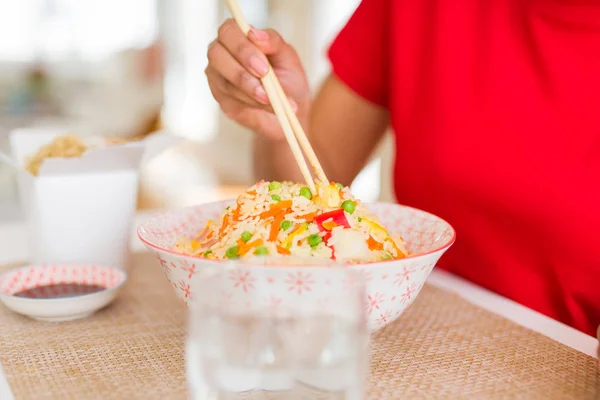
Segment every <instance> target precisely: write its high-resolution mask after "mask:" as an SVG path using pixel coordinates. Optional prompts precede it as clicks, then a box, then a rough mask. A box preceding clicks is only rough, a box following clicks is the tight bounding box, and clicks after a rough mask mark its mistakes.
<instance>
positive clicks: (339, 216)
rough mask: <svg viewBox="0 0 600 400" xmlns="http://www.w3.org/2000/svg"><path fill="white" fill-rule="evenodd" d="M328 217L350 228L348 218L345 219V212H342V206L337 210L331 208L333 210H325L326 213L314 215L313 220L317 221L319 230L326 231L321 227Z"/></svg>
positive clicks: (339, 224)
mask: <svg viewBox="0 0 600 400" xmlns="http://www.w3.org/2000/svg"><path fill="white" fill-rule="evenodd" d="M328 219H331V220H332V221H333V222H335V224H336V225H338V226H343V227H344V228H350V224H349V223H348V220H347V219H346V214H344V209H343V208H340V209H338V210H333V211H330V212H327V213H324V214H321V215H317V216H316V217H315V222H316V223H317V226H318V227H319V230H320V231H321V232H323V231H327V229H325V228H324V227H323V222H325V221H327V220H328Z"/></svg>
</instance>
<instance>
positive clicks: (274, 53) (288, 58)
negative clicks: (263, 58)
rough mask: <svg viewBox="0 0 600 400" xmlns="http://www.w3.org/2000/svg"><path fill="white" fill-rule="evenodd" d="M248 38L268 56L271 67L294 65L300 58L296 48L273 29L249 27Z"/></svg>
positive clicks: (298, 62) (298, 63)
mask: <svg viewBox="0 0 600 400" xmlns="http://www.w3.org/2000/svg"><path fill="white" fill-rule="evenodd" d="M248 38H249V39H250V40H251V41H252V43H253V44H254V45H256V47H257V48H258V49H259V50H260V51H261V52H262V53H263V54H266V55H267V56H269V61H270V62H271V64H273V68H286V67H296V66H298V65H300V59H299V57H298V54H297V53H296V50H295V49H294V48H293V47H292V46H290V45H289V44H287V43H286V41H285V40H283V37H281V35H280V34H279V33H277V31H275V30H273V29H256V28H252V29H250V32H248Z"/></svg>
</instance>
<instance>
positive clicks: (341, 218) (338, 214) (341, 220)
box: [315, 208, 350, 260]
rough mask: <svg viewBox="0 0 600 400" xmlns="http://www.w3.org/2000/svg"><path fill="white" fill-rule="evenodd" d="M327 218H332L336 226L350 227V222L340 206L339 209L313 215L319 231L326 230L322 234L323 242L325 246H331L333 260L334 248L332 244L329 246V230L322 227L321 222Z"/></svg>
mask: <svg viewBox="0 0 600 400" xmlns="http://www.w3.org/2000/svg"><path fill="white" fill-rule="evenodd" d="M327 220H332V221H333V222H334V223H335V224H336V225H337V226H342V227H344V228H350V224H349V223H348V219H346V214H344V210H343V209H342V208H340V209H339V210H333V211H330V212H327V213H324V214H321V215H317V216H316V217H315V222H316V223H317V226H318V227H319V230H320V231H321V232H327V233H325V235H324V236H323V241H324V242H325V245H326V246H328V247H329V248H331V250H332V252H333V253H332V256H331V258H332V259H333V260H335V249H334V248H333V246H329V239H330V238H331V232H330V231H329V229H326V228H325V227H323V223H324V222H325V221H327Z"/></svg>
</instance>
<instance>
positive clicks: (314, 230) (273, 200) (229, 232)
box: [174, 181, 409, 263]
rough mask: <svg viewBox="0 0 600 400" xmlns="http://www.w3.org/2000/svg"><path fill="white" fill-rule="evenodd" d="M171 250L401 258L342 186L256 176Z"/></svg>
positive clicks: (234, 255) (398, 241) (400, 249)
mask: <svg viewBox="0 0 600 400" xmlns="http://www.w3.org/2000/svg"><path fill="white" fill-rule="evenodd" d="M174 250H175V251H177V252H179V253H182V254H186V255H192V256H198V257H205V258H209V259H217V260H227V259H239V258H243V259H252V258H257V257H261V258H281V257H286V258H290V257H292V258H298V259H304V260H307V259H313V260H314V261H315V262H320V261H323V260H336V261H341V262H347V263H352V262H361V263H364V262H378V261H383V260H393V259H400V258H404V257H407V256H408V255H409V254H408V252H407V250H406V247H405V245H404V241H403V239H402V237H400V236H399V235H393V234H390V233H389V232H388V230H387V229H386V228H385V227H384V226H383V224H382V223H381V221H379V219H378V218H376V217H375V216H374V215H372V214H371V213H370V212H369V211H368V209H367V208H366V207H365V206H364V205H363V204H362V203H361V202H360V200H358V199H356V198H355V197H354V196H353V195H352V193H351V192H350V189H349V188H348V187H344V186H342V185H340V184H336V183H333V182H332V183H331V184H329V185H327V186H319V187H318V188H317V193H312V192H311V190H310V189H309V188H308V187H307V186H305V185H301V184H295V183H291V182H265V181H260V182H258V183H257V184H256V185H254V186H252V187H250V188H249V189H248V190H247V191H246V192H244V193H243V194H241V195H240V196H239V197H238V198H237V200H236V202H235V204H234V205H232V206H230V207H227V209H226V210H224V212H223V213H222V215H221V216H220V218H219V219H218V220H217V221H208V222H207V223H206V226H205V227H204V229H203V230H202V231H201V232H199V233H198V236H197V237H195V238H191V239H190V238H184V237H182V238H179V240H178V241H177V243H176V244H175V246H174Z"/></svg>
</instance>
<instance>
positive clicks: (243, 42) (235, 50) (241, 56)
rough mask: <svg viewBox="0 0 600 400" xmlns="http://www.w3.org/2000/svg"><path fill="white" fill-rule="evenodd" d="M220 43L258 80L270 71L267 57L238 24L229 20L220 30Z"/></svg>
mask: <svg viewBox="0 0 600 400" xmlns="http://www.w3.org/2000/svg"><path fill="white" fill-rule="evenodd" d="M218 41H219V43H221V44H222V45H223V47H225V49H227V51H228V52H229V53H230V54H231V55H232V56H233V58H235V59H236V60H237V61H238V63H239V64H240V65H241V66H242V67H243V68H245V69H246V70H248V71H249V72H251V73H252V74H253V75H254V76H256V77H257V78H262V77H264V76H265V75H266V74H267V72H268V71H269V63H268V61H267V57H266V56H265V55H264V54H263V53H262V52H261V51H260V50H259V49H258V48H257V47H256V46H255V45H254V44H253V43H252V42H251V41H250V40H248V37H246V35H244V33H243V32H242V30H241V29H240V28H239V27H238V25H237V24H236V22H235V21H234V20H232V19H230V20H227V21H226V22H225V23H223V25H221V27H220V28H219V36H218Z"/></svg>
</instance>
